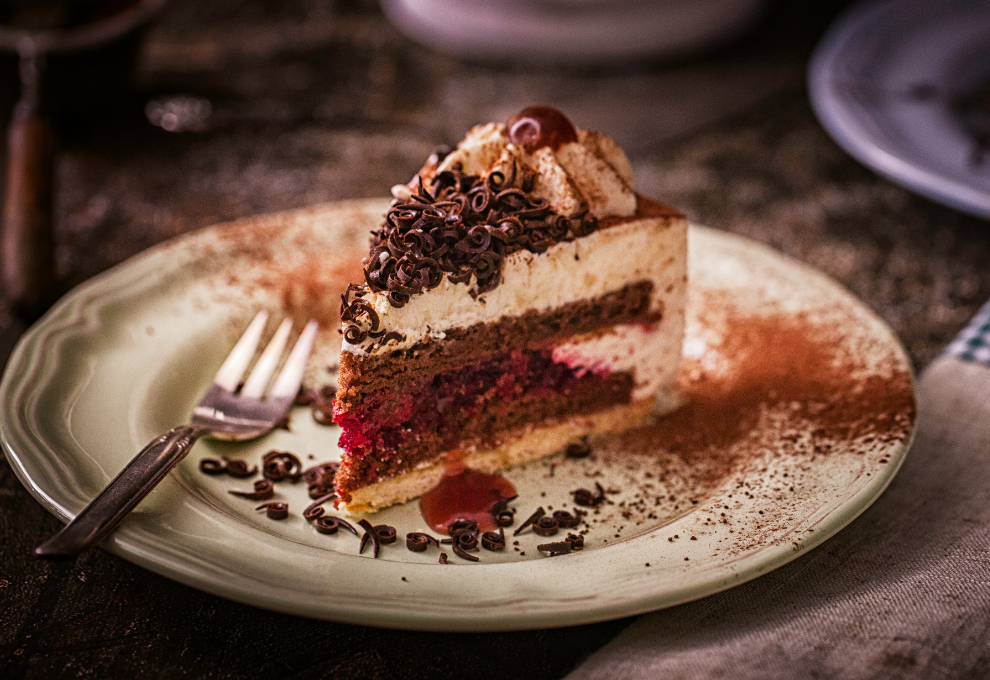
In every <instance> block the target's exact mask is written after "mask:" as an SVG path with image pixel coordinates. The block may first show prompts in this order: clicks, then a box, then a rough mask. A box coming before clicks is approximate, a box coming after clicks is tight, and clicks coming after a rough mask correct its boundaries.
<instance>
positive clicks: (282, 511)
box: [255, 501, 289, 519]
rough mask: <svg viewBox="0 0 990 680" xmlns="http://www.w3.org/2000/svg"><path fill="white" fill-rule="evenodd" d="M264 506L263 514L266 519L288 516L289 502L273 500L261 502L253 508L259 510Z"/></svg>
mask: <svg viewBox="0 0 990 680" xmlns="http://www.w3.org/2000/svg"><path fill="white" fill-rule="evenodd" d="M262 508H264V510H265V515H267V516H268V519H285V518H286V517H288V516H289V504H288V503H282V502H280V501H275V502H273V503H263V504H261V505H259V506H258V507H256V508H255V510H261V509H262Z"/></svg>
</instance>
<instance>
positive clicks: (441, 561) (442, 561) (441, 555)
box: [437, 552, 447, 564]
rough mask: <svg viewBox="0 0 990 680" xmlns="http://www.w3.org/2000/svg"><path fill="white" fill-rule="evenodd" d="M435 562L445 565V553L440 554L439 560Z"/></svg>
mask: <svg viewBox="0 0 990 680" xmlns="http://www.w3.org/2000/svg"><path fill="white" fill-rule="evenodd" d="M437 561H438V562H440V564H447V553H445V552H442V553H440V559H439V560H437Z"/></svg>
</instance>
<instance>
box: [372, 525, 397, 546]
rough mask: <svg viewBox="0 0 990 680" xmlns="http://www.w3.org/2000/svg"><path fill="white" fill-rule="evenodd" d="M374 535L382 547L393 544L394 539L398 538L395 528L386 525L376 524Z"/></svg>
mask: <svg viewBox="0 0 990 680" xmlns="http://www.w3.org/2000/svg"><path fill="white" fill-rule="evenodd" d="M375 534H376V535H377V536H378V540H379V541H380V542H381V544H382V545H391V544H392V543H395V539H396V538H397V537H398V534H397V533H396V531H395V527H392V526H389V525H388V524H376V525H375Z"/></svg>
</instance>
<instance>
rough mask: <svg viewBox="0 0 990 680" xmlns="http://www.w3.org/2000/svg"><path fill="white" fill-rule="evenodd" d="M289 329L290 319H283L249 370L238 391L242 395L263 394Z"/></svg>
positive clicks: (273, 371) (259, 395) (258, 396)
mask: <svg viewBox="0 0 990 680" xmlns="http://www.w3.org/2000/svg"><path fill="white" fill-rule="evenodd" d="M291 330H292V319H289V318H285V319H283V320H282V323H281V325H279V327H278V330H277V331H275V335H274V336H272V339H271V341H269V343H268V346H267V347H265V351H263V352H262V353H261V356H260V357H259V358H258V362H257V363H256V364H255V365H254V368H253V369H252V370H251V375H249V376H248V379H247V380H246V381H245V382H244V387H242V388H241V391H240V395H241V396H242V397H254V398H255V399H259V398H261V395H262V394H264V392H265V388H266V387H268V381H269V380H271V377H272V374H274V373H275V369H276V368H277V367H278V360H279V359H280V358H281V357H282V350H283V349H285V342H286V341H287V340H288V339H289V331H291Z"/></svg>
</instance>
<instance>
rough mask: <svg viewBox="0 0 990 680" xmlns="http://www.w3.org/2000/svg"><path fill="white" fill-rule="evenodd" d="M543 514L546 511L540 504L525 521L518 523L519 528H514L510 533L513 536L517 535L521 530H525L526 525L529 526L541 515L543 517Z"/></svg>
mask: <svg viewBox="0 0 990 680" xmlns="http://www.w3.org/2000/svg"><path fill="white" fill-rule="evenodd" d="M545 514H547V511H546V510H544V509H543V506H542V505H541V506H540V507H538V508H537V509H536V511H535V512H534V513H533V514H532V515H530V516H529V517H527V518H526V521H525V522H523V523H522V524H520V525H519V528H518V529H516V530H515V531H513V532H512V535H513V536H518V535H519V534H521V533H522V532H523V531H525V530H526V528H527V527H528V526H530V525H531V524H534V523H536V522H537V521H539V519H540V518H541V517H543V515H545Z"/></svg>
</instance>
